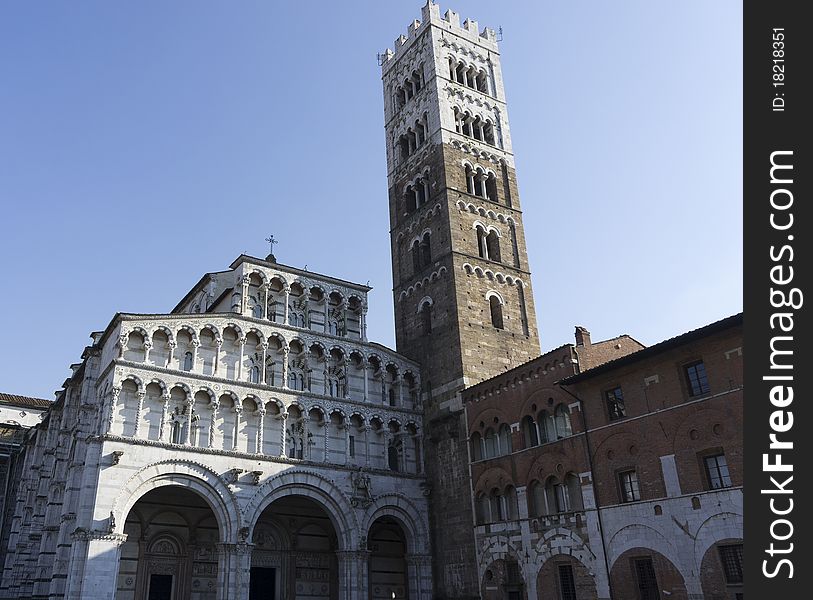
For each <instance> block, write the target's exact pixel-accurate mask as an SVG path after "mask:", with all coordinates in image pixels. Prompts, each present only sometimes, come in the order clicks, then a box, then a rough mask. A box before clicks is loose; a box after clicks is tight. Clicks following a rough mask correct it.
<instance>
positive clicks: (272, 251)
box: [265, 235, 279, 254]
mask: <svg viewBox="0 0 813 600" xmlns="http://www.w3.org/2000/svg"><path fill="white" fill-rule="evenodd" d="M265 241H266V242H268V243H269V244H271V254H273V253H274V244H279V241H277V240H275V239H274V236H273V235H272V236H269V237H267V238H265Z"/></svg>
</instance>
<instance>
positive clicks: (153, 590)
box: [148, 575, 172, 600]
mask: <svg viewBox="0 0 813 600" xmlns="http://www.w3.org/2000/svg"><path fill="white" fill-rule="evenodd" d="M148 600H172V575H150V596H149V599H148Z"/></svg>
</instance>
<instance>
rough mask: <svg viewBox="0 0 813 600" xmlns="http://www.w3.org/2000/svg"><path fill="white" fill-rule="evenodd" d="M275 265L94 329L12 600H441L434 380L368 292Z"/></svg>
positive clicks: (35, 491)
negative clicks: (425, 389) (371, 305)
mask: <svg viewBox="0 0 813 600" xmlns="http://www.w3.org/2000/svg"><path fill="white" fill-rule="evenodd" d="M269 259H271V260H259V259H254V258H251V257H247V256H241V257H239V258H238V259H237V260H236V261H235V262H234V263H232V265H231V266H230V267H229V269H228V270H226V271H222V272H217V273H209V274H207V275H206V276H204V277H203V278H202V279H201V280H200V282H199V283H198V285H197V286H196V287H195V288H194V289H193V290H191V291H190V292H189V294H188V295H187V296H186V297H185V298H184V299H183V300H182V301H181V302H180V303H179V304H178V306H177V307H176V308H175V309H174V310H173V311H172V312H171V313H168V314H149V315H134V314H117V315H116V316H115V317H114V318H113V320H112V321H111V322H110V324H109V325H108V326H107V328H106V329H105V330H104V331H100V332H95V333H93V334H92V344H91V345H89V346H88V347H87V348H86V349H85V351H84V352H83V354H82V362H81V363H78V364H75V365H73V367H72V368H73V374H72V376H71V377H70V378H69V379H68V380H67V381H66V383H65V387H64V389H63V390H62V392H61V393H60V394H59V396H58V398H57V400H56V402H55V403H54V405H53V406H52V407H51V408H50V409H49V410H48V411H47V413H46V414H45V418H44V421H43V423H42V424H41V425H40V426H39V427H38V428H37V431H36V433H35V435H34V437H33V438H32V439H31V440H30V443H29V447H28V449H27V452H26V454H25V455H24V460H25V464H24V466H23V468H22V479H21V481H20V482H19V484H18V488H17V503H16V506H15V507H14V512H13V516H12V518H11V519H10V523H9V525H8V527H9V552H8V555H7V557H6V562H5V569H4V573H3V579H2V588H1V589H0V597H4V598H39V597H50V598H77V599H78V598H82V599H96V598H98V599H101V598H105V599H112V598H115V599H117V600H130V599H142V598H148V599H150V600H164V599H166V600H170V599H173V600H174V599H179V598H188V599H194V600H204V599H211V600H215V599H226V598H228V599H231V598H246V599H247V598H257V599H258V598H275V599H280V598H307V599H309V600H316V599H323V600H328V599H346V600H350V599H353V598H388V599H391V598H406V597H409V598H429V597H430V593H431V570H430V565H429V551H430V548H429V534H428V520H427V499H426V495H425V494H426V493H427V488H426V485H425V475H424V473H423V463H424V461H423V456H422V447H421V444H422V440H421V433H422V427H423V425H422V400H421V395H420V384H421V372H420V369H419V367H418V365H417V364H416V363H415V362H413V361H410V360H408V359H407V358H405V357H403V356H401V355H399V354H397V353H395V352H393V351H391V350H388V349H387V348H385V347H383V346H380V345H378V344H373V343H370V342H369V341H368V340H367V335H366V324H365V319H366V311H367V292H368V290H369V288H367V287H366V286H363V285H358V284H354V283H350V282H347V281H342V280H339V279H335V278H331V277H326V276H322V275H318V274H315V273H311V272H308V271H302V270H298V269H294V268H291V267H286V266H283V265H281V264H277V263H276V262H275V261H274V260H273V257H272V256H270V257H269Z"/></svg>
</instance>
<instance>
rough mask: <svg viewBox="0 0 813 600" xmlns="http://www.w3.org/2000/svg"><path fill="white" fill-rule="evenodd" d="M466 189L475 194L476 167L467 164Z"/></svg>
mask: <svg viewBox="0 0 813 600" xmlns="http://www.w3.org/2000/svg"><path fill="white" fill-rule="evenodd" d="M466 191H467V192H468V193H469V194H472V195H474V193H475V192H474V169H472V168H471V167H470V166H469V165H466Z"/></svg>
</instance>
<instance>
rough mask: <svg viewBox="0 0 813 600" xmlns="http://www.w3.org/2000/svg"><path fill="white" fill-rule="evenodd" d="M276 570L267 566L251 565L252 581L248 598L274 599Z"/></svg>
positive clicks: (258, 599) (249, 599) (255, 599)
mask: <svg viewBox="0 0 813 600" xmlns="http://www.w3.org/2000/svg"><path fill="white" fill-rule="evenodd" d="M275 577H276V570H275V569H271V568H267V567H251V580H250V581H251V583H250V584H249V589H248V600H274V599H275V598H276V596H275V595H274V591H275V589H276V586H275V581H274V579H275Z"/></svg>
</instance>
